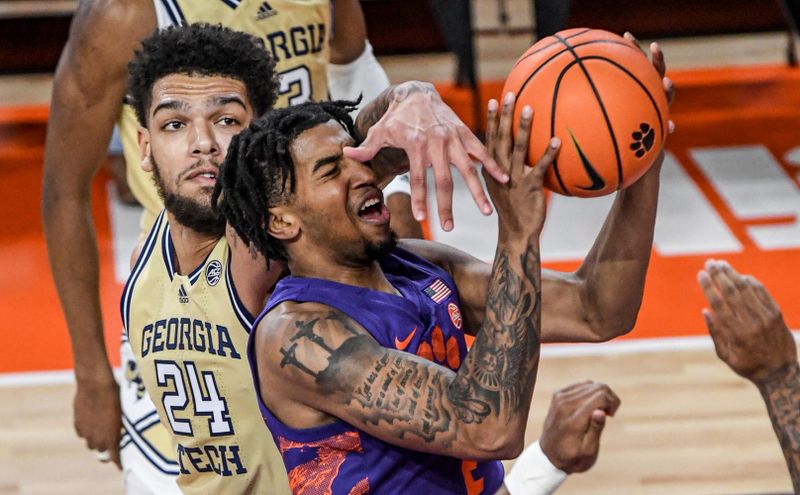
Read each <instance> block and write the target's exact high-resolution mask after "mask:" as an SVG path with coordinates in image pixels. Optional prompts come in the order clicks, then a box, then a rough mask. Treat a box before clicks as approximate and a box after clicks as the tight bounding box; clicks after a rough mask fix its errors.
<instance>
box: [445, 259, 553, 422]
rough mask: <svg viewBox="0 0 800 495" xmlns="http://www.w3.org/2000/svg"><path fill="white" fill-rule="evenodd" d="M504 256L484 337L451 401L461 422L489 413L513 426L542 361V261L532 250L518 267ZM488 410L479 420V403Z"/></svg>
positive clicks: (495, 278) (462, 371)
mask: <svg viewBox="0 0 800 495" xmlns="http://www.w3.org/2000/svg"><path fill="white" fill-rule="evenodd" d="M510 260H511V258H510V257H509V253H507V252H505V251H500V250H498V253H497V257H496V259H495V263H494V268H493V270H492V279H491V282H490V286H489V294H488V295H487V298H486V314H485V316H484V321H483V325H482V327H481V331H480V332H479V333H478V335H477V337H476V339H475V343H474V344H473V346H472V349H471V350H470V353H469V355H468V356H467V359H466V361H465V365H464V366H463V367H462V368H461V369H460V370H459V372H458V376H457V378H456V380H455V381H454V383H453V385H451V387H450V388H449V389H448V398H450V401H451V402H452V403H453V404H454V405H455V406H456V414H457V416H458V417H459V419H461V420H463V421H465V422H470V421H469V420H470V419H474V420H476V422H480V421H482V420H483V418H484V417H485V416H487V415H488V414H489V413H491V414H493V415H494V416H495V417H497V418H505V419H506V420H510V418H511V417H512V416H514V415H517V414H518V413H519V412H520V411H527V408H528V407H529V405H530V397H531V394H532V390H533V383H534V381H535V379H536V369H537V366H538V361H539V314H540V308H539V301H540V300H541V293H540V290H539V285H540V269H539V255H538V252H537V251H535V250H534V249H528V250H527V251H525V252H524V253H522V254H521V255H520V257H519V264H514V263H512V262H511V261H510ZM475 397H479V398H481V399H482V400H483V402H482V404H485V405H486V406H488V407H487V408H486V409H483V410H482V413H483V414H482V415H481V414H476V409H475V405H476V404H475V402H474V400H475V399H474V398H475Z"/></svg>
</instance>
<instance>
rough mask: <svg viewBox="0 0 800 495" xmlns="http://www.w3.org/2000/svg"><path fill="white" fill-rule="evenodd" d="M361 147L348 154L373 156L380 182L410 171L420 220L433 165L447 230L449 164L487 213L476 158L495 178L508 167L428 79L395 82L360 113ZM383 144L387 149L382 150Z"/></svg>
mask: <svg viewBox="0 0 800 495" xmlns="http://www.w3.org/2000/svg"><path fill="white" fill-rule="evenodd" d="M356 128H357V131H358V133H359V136H358V138H359V139H358V140H359V141H362V139H363V141H362V142H361V144H360V145H359V146H358V147H357V148H345V149H344V153H345V155H346V156H348V157H349V158H353V159H355V160H358V161H361V162H366V161H371V162H372V167H373V169H374V170H375V173H376V175H377V176H378V179H379V182H380V183H382V184H385V183H388V181H389V180H391V178H392V177H393V176H394V175H397V174H399V173H403V172H405V171H406V170H408V172H409V174H410V177H411V208H412V210H413V212H414V217H415V218H416V219H417V220H422V219H424V218H425V215H426V213H427V206H426V203H427V201H426V198H427V188H426V185H425V181H426V173H427V168H428V166H430V167H431V168H433V172H434V176H435V186H436V202H437V205H438V209H439V221H440V223H441V225H442V228H443V229H444V230H451V229H452V228H453V212H452V203H453V179H452V176H451V175H450V164H451V163H452V164H454V165H455V166H456V168H457V169H458V170H459V172H460V173H461V175H463V177H464V180H465V181H466V184H467V186H468V187H469V189H470V192H471V193H472V197H473V198H474V199H475V203H476V204H477V205H478V207H479V208H480V210H481V211H482V212H483V213H484V214H487V215H488V214H490V213H491V212H492V207H491V205H490V203H489V200H488V199H487V198H486V194H485V193H484V191H483V185H482V184H481V181H480V178H479V177H478V172H477V168H476V165H475V161H477V162H481V163H482V164H483V169H484V170H487V171H489V173H490V174H491V175H492V177H494V178H496V179H497V180H501V181H503V180H504V177H505V172H504V171H503V170H502V169H501V168H500V167H498V165H497V162H496V161H495V160H494V159H493V158H492V156H491V155H490V154H489V153H488V152H487V150H486V148H485V147H484V145H483V144H481V142H480V141H479V140H478V138H476V137H475V135H474V134H472V131H470V130H469V128H468V127H467V126H466V125H464V123H463V122H461V119H459V118H458V116H457V115H456V114H455V113H454V112H453V110H452V109H451V108H450V107H448V106H447V105H446V104H445V103H444V102H443V101H442V99H441V97H440V96H439V93H438V92H437V91H436V89H435V88H434V87H433V85H431V84H429V83H423V82H419V81H409V82H405V83H402V84H398V85H395V86H391V87H389V88H388V89H386V90H385V91H384V92H383V93H381V94H379V95H378V96H377V98H375V100H373V101H372V102H371V103H370V104H369V105H367V107H365V108H364V109H363V110H362V111H361V112H359V114H358V119H357V121H356ZM382 150H383V151H382Z"/></svg>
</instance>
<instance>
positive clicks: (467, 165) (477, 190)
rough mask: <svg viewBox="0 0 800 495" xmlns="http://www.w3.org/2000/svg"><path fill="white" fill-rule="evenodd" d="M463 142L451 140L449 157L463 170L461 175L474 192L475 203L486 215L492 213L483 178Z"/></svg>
mask: <svg viewBox="0 0 800 495" xmlns="http://www.w3.org/2000/svg"><path fill="white" fill-rule="evenodd" d="M461 144H462V143H461V142H452V141H451V142H450V145H449V159H450V161H451V162H452V163H453V164H454V165H455V166H456V168H457V169H458V170H459V172H461V176H462V177H463V178H464V182H465V183H466V184H467V188H469V192H470V193H471V194H472V198H473V199H474V200H475V204H476V205H478V208H480V210H481V213H483V214H484V215H491V214H492V205H491V203H489V199H488V198H487V197H486V193H485V192H484V190H483V183H481V180H480V179H479V178H478V171H477V168H476V167H475V163H474V162H473V161H472V158H470V157H469V155H467V152H466V151H464V148H463V147H462V146H461ZM482 146H483V145H481V147H482ZM484 169H485V167H484ZM491 180H494V179H491ZM450 201H452V198H450Z"/></svg>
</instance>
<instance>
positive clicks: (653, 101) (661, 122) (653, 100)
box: [583, 55, 666, 145]
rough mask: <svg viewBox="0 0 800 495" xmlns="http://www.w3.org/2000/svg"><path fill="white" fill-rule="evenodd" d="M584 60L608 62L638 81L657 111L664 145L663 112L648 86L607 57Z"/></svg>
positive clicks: (588, 57) (591, 57) (595, 56)
mask: <svg viewBox="0 0 800 495" xmlns="http://www.w3.org/2000/svg"><path fill="white" fill-rule="evenodd" d="M583 60H603V61H604V62H608V63H610V64H611V65H613V66H614V67H616V68H618V69H619V70H621V71H622V72H624V73H625V74H627V75H628V76H630V78H631V79H633V80H634V81H636V84H638V85H639V87H640V88H642V91H644V93H645V94H646V95H647V97H648V98H649V99H650V103H652V104H653V108H654V109H655V111H656V115H657V116H658V128H659V129H660V130H661V144H662V145H663V144H664V141H665V140H666V135H665V134H664V123H663V119H662V117H661V110H659V109H658V104H657V103H656V99H655V98H653V94H652V93H650V90H649V89H647V86H645V85H644V84H643V83H642V81H640V80H639V78H637V77H636V76H635V75H633V74H632V73H631V71H629V70H628V69H626V68H625V67H624V66H622V65H620V64H619V63H617V62H615V61H614V60H611V59H609V58H606V57H602V56H600V55H589V56H586V57H583Z"/></svg>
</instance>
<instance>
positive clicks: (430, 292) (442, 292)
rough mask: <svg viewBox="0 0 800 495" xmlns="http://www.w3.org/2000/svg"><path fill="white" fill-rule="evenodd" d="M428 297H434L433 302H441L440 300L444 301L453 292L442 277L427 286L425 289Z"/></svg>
mask: <svg viewBox="0 0 800 495" xmlns="http://www.w3.org/2000/svg"><path fill="white" fill-rule="evenodd" d="M422 292H424V293H425V294H426V295H427V296H428V297H430V298H431V299H433V302H435V303H436V304H439V303H440V302H442V301H444V300H445V299H446V298H447V296H449V295H450V294H452V291H451V290H450V288H448V287H447V286H446V285H444V282H442V281H441V279H438V278H437V279H436V281H435V282H433V283H432V284H431V285H429V286H427V287H426V288H425V290H423V291H422Z"/></svg>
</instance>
